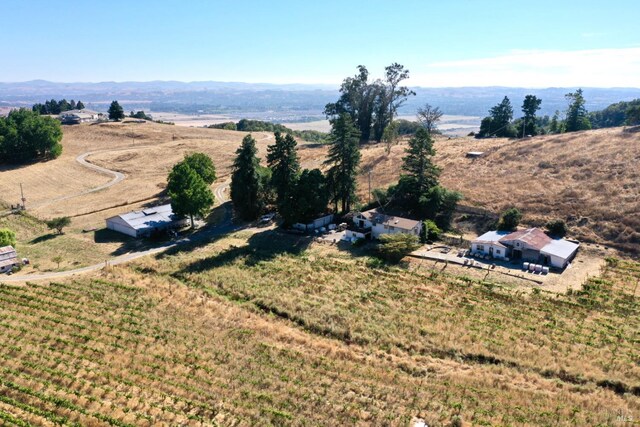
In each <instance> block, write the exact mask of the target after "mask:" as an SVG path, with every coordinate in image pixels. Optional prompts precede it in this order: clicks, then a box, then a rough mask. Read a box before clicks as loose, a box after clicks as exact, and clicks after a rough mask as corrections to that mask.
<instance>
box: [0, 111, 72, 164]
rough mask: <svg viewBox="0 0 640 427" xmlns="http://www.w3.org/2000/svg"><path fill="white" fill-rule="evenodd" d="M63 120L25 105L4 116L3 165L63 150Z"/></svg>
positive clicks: (0, 128) (0, 121)
mask: <svg viewBox="0 0 640 427" xmlns="http://www.w3.org/2000/svg"><path fill="white" fill-rule="evenodd" d="M61 140H62V129H61V127H60V122H58V121H57V120H55V119H53V118H51V117H49V116H41V115H40V114H39V113H37V112H34V111H29V110H27V109H24V108H21V109H19V110H13V111H11V112H10V113H9V115H8V116H7V117H0V164H1V163H5V164H18V163H24V162H30V161H34V160H48V159H53V158H56V157H58V156H59V155H60V154H61V153H62V145H61V144H60V141H61Z"/></svg>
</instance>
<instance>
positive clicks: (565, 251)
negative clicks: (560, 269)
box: [540, 239, 580, 259]
mask: <svg viewBox="0 0 640 427" xmlns="http://www.w3.org/2000/svg"><path fill="white" fill-rule="evenodd" d="M579 246H580V244H578V243H573V242H570V241H568V240H564V239H552V240H551V242H549V243H548V244H547V245H546V246H545V247H543V248H542V250H540V252H541V253H543V254H547V255H554V256H557V257H560V258H562V259H567V258H569V257H570V256H571V255H573V253H574V252H575V251H576V250H577V249H578V247H579Z"/></svg>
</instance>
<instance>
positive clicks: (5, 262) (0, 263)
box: [0, 257, 20, 267]
mask: <svg viewBox="0 0 640 427" xmlns="http://www.w3.org/2000/svg"><path fill="white" fill-rule="evenodd" d="M16 264H20V261H18V258H16V257H13V258H9V259H3V260H2V261H0V267H6V266H7V265H16Z"/></svg>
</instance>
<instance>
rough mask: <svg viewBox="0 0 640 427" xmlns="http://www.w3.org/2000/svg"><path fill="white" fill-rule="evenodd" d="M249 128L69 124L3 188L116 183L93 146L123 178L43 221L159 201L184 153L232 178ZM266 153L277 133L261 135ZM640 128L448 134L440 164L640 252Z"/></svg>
mask: <svg viewBox="0 0 640 427" xmlns="http://www.w3.org/2000/svg"><path fill="white" fill-rule="evenodd" d="M244 135H245V133H243V132H234V131H224V130H218V129H202V128H187V127H180V126H168V125H160V124H154V123H145V124H137V123H109V124H101V125H81V126H72V127H65V129H64V139H63V144H64V152H63V155H62V156H61V157H60V158H59V159H56V160H53V161H51V162H46V163H38V164H34V165H29V166H25V167H22V168H17V169H11V170H6V169H5V170H3V171H2V180H0V194H3V199H4V201H5V202H6V203H17V201H18V199H19V184H20V183H21V182H22V183H23V184H24V187H25V190H26V196H27V199H28V202H27V204H28V206H29V205H30V206H36V207H37V206H38V205H39V204H43V203H46V202H47V201H50V200H53V199H55V198H57V197H61V196H63V195H67V194H77V193H79V192H82V191H86V190H88V189H89V188H93V187H96V186H98V185H101V184H104V183H106V182H108V181H109V180H110V179H111V177H107V176H105V175H102V174H100V173H97V172H95V171H91V170H88V169H86V168H83V167H82V166H80V165H78V164H77V163H76V162H75V157H76V156H77V155H79V154H81V153H84V152H87V151H97V150H117V151H111V152H108V151H105V152H102V153H96V154H94V155H92V156H89V158H88V160H89V161H90V162H92V163H95V164H97V165H99V166H103V167H107V168H110V169H114V170H117V171H121V172H123V173H124V174H125V175H126V178H125V180H124V181H123V182H121V183H119V184H117V185H115V186H113V187H111V188H108V189H105V190H102V191H99V192H96V193H91V194H87V195H84V196H80V197H74V198H71V199H68V200H63V201H59V202H56V203H54V204H51V205H48V206H44V207H42V208H40V209H37V208H36V209H35V211H34V213H35V214H36V215H37V216H40V217H46V218H48V217H52V216H58V215H74V216H75V215H78V214H81V215H82V214H88V213H90V212H94V211H101V210H105V209H109V208H113V207H115V206H118V205H122V204H131V205H134V204H135V203H142V202H151V201H153V200H154V199H155V198H157V197H158V196H159V195H160V194H161V193H162V190H163V189H164V185H165V182H166V175H167V172H168V171H169V169H170V168H171V166H172V165H173V164H175V163H176V162H177V161H179V160H180V159H181V158H182V157H183V156H184V154H185V153H188V152H192V151H203V152H206V153H208V154H210V155H211V156H212V158H213V159H214V162H215V164H216V167H217V169H218V176H219V181H222V180H224V179H226V178H227V176H228V174H229V171H230V166H231V162H232V160H233V157H234V153H235V150H236V148H237V147H238V145H239V144H240V140H241V139H242V137H243V136H244ZM254 136H255V138H256V139H257V140H258V147H259V152H260V154H259V155H260V157H262V158H263V159H264V158H265V157H266V147H267V145H268V144H270V143H272V142H273V141H272V138H273V135H272V134H268V133H256V134H255V135H254ZM639 139H640V133H637V132H636V133H628V132H623V129H622V128H614V129H604V130H596V131H588V132H578V133H573V134H564V135H554V136H541V137H535V138H530V139H526V140H520V141H518V140H505V139H486V140H476V139H472V138H452V139H447V138H440V139H438V140H437V141H436V149H437V152H438V153H437V155H436V162H437V164H439V165H440V166H442V167H443V169H444V172H443V174H442V183H443V184H444V185H446V186H447V187H449V188H453V189H456V190H459V191H461V192H462V193H463V194H464V196H465V201H464V202H463V203H464V204H467V205H471V206H476V207H481V208H485V209H487V210H489V211H491V212H494V213H496V214H497V213H499V212H500V211H502V210H504V209H505V208H507V207H509V206H517V207H518V208H520V209H521V210H522V211H523V212H524V215H525V222H526V223H527V224H531V225H542V224H544V222H546V221H547V220H549V219H554V218H562V219H565V220H567V222H568V224H569V226H570V228H571V234H572V235H573V236H574V237H577V238H579V239H583V240H586V241H592V242H598V243H602V244H609V245H615V247H617V248H619V249H623V250H626V251H635V252H638V251H639V250H640V249H639V248H640V231H639V230H640V222H639V221H640V217H639V216H638V215H637V213H638V212H640V197H638V188H639V187H638V185H640V184H639V182H640V173H639V172H638V171H637V163H638V161H639V160H640V144H639V143H638V142H639ZM405 147H406V141H402V142H401V143H399V144H397V145H395V146H394V147H393V148H392V151H391V154H390V155H389V156H387V155H386V154H385V148H384V146H383V145H382V144H367V145H365V146H363V147H362V150H361V152H362V173H361V174H360V176H359V178H358V184H359V189H358V194H359V196H360V199H361V201H362V202H365V203H366V202H368V201H369V196H368V181H369V174H368V171H369V170H370V171H371V184H372V185H371V187H372V188H379V187H385V186H387V185H390V184H392V183H394V182H395V181H396V180H397V178H398V175H399V174H400V172H401V164H402V157H403V156H404V149H405ZM471 150H475V151H485V152H486V153H487V155H486V156H485V157H483V158H480V159H476V160H470V159H467V158H465V156H464V155H465V153H466V152H467V151H471ZM299 152H300V157H301V160H302V163H303V166H304V167H308V168H313V167H321V166H322V162H323V160H324V158H325V156H326V147H324V146H318V145H313V144H304V143H301V144H300V146H299ZM104 217H105V216H104V213H103V212H98V213H96V214H95V215H86V217H84V218H82V219H80V221H82V222H83V223H87V224H93V225H100V224H102V221H103V219H104Z"/></svg>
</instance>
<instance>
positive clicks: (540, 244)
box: [500, 228, 553, 250]
mask: <svg viewBox="0 0 640 427" xmlns="http://www.w3.org/2000/svg"><path fill="white" fill-rule="evenodd" d="M552 240H553V239H551V237H549V236H547V235H546V234H545V232H544V231H542V230H540V229H539V228H527V229H525V230H518V231H514V232H513V233H510V234H507V235H506V236H504V237H503V238H502V239H500V241H501V242H509V241H519V242H523V243H526V244H527V245H528V246H530V247H531V248H533V249H536V250H541V249H542V248H544V247H545V246H546V245H548V244H549V243H551V241H552Z"/></svg>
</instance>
